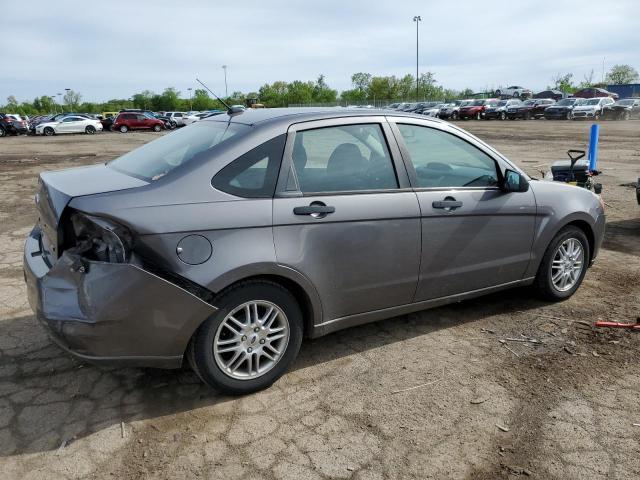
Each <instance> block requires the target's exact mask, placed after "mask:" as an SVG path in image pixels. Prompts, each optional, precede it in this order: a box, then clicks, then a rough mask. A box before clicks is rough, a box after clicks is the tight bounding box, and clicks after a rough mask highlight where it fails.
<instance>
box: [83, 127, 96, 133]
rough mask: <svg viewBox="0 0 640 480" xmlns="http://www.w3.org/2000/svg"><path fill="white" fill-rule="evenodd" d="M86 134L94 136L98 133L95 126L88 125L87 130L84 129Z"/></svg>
mask: <svg viewBox="0 0 640 480" xmlns="http://www.w3.org/2000/svg"><path fill="white" fill-rule="evenodd" d="M84 133H86V134H87V135H93V134H94V133H96V127H94V126H93V125H87V128H85V129H84Z"/></svg>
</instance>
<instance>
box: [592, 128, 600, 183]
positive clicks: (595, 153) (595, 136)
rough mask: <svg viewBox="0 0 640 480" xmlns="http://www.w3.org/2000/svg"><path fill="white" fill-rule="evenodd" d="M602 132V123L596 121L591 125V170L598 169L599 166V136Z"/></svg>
mask: <svg viewBox="0 0 640 480" xmlns="http://www.w3.org/2000/svg"><path fill="white" fill-rule="evenodd" d="M599 134H600V125H599V124H597V123H594V124H593V125H591V133H590V135H589V171H591V172H593V171H595V170H597V166H598V136H599Z"/></svg>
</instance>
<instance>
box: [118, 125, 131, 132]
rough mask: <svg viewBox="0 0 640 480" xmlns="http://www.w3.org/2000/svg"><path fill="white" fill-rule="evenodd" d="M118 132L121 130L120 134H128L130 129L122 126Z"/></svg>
mask: <svg viewBox="0 0 640 480" xmlns="http://www.w3.org/2000/svg"><path fill="white" fill-rule="evenodd" d="M118 130H120V133H127V132H128V131H129V127H127V126H126V125H120V128H119V129H118Z"/></svg>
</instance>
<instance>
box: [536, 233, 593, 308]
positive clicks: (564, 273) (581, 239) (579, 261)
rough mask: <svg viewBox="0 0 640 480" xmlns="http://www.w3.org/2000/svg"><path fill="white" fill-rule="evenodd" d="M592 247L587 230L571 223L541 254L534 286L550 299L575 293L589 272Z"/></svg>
mask: <svg viewBox="0 0 640 480" xmlns="http://www.w3.org/2000/svg"><path fill="white" fill-rule="evenodd" d="M589 258H591V257H590V251H589V242H588V241H587V237H586V235H585V234H584V232H583V231H582V230H581V229H579V228H578V227H574V226H572V225H569V226H566V227H564V228H563V229H562V230H560V231H559V232H558V234H557V235H556V236H555V237H554V238H553V240H552V241H551V243H550V244H549V246H548V247H547V250H546V252H545V254H544V257H543V258H542V262H541V263H540V267H539V268H538V274H537V275H536V279H535V286H536V289H537V290H538V292H539V293H540V294H541V295H542V296H543V297H544V298H546V299H547V300H552V301H560V300H564V299H566V298H569V297H570V296H571V295H573V294H574V293H575V292H576V290H577V289H578V287H579V286H580V284H581V283H582V280H583V279H584V276H585V274H586V272H587V265H588V263H589Z"/></svg>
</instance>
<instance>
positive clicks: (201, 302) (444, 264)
mask: <svg viewBox="0 0 640 480" xmlns="http://www.w3.org/2000/svg"><path fill="white" fill-rule="evenodd" d="M36 203H37V209H38V213H39V219H38V222H37V224H36V226H35V227H34V229H33V231H32V232H31V234H30V235H29V236H28V238H27V241H26V244H25V252H24V270H25V278H26V281H27V285H28V294H29V300H30V304H31V306H32V308H33V310H34V311H35V313H36V317H37V319H38V320H39V322H40V323H42V325H43V326H44V327H45V328H46V329H47V330H48V331H49V333H50V334H51V337H52V338H53V340H54V341H55V342H57V343H58V344H59V345H60V346H61V347H62V348H64V349H66V350H67V351H69V352H71V353H73V354H75V355H76V356H78V357H80V358H83V359H86V360H89V361H93V362H108V363H119V364H126V365H139V366H153V367H162V368H177V367H180V366H181V365H182V363H183V360H185V359H186V360H187V361H188V362H189V363H190V364H191V366H192V368H193V369H194V370H195V371H196V373H197V374H198V375H199V376H200V378H201V379H202V380H203V381H204V382H206V383H207V384H209V385H211V386H213V387H215V388H217V389H220V390H222V391H225V392H229V393H247V392H251V391H255V390H257V389H260V388H264V387H266V386H268V385H270V384H271V383H273V382H274V381H275V380H276V379H278V378H279V377H280V376H281V375H282V374H283V373H284V372H285V371H286V370H287V368H288V367H289V366H290V365H291V363H292V362H293V360H294V359H295V357H296V355H297V354H298V351H299V349H300V346H301V342H302V338H303V337H304V336H307V337H317V336H320V335H325V334H327V333H330V332H333V331H336V330H339V329H342V328H345V327H351V326H354V325H359V324H363V323H367V322H371V321H375V320H379V319H382V318H388V317H392V316H395V315H402V314H406V313H409V312H414V311H417V310H422V309H425V308H429V307H435V306H438V305H443V304H446V303H451V302H457V301H460V300H464V299H468V298H472V297H476V296H479V295H484V294H486V293H490V292H495V291H498V290H503V289H506V288H510V287H516V286H521V285H534V286H535V288H536V289H537V290H538V292H539V293H540V294H541V295H542V296H543V297H544V298H546V299H548V300H551V301H557V300H563V299H566V298H568V297H570V296H571V295H572V294H573V293H574V292H575V291H576V289H577V288H578V287H579V286H580V284H581V282H582V280H583V278H584V276H585V274H586V271H587V267H588V266H589V265H590V264H591V262H593V260H594V258H595V257H596V255H597V253H598V249H599V248H600V244H601V242H602V237H603V231H604V222H605V217H604V211H603V207H602V203H601V201H600V199H599V197H598V196H596V195H595V194H593V193H592V192H590V191H588V190H586V189H581V188H577V187H573V186H569V185H565V184H559V183H552V182H545V181H538V180H535V179H532V178H530V177H528V176H527V175H526V174H524V173H523V172H522V171H521V170H520V169H518V168H517V167H516V166H515V165H514V164H513V163H511V162H510V161H509V160H508V159H506V158H505V157H504V156H502V155H501V154H499V153H498V152H497V151H496V150H494V149H493V148H491V147H490V146H488V145H486V144H485V143H483V142H482V141H480V140H478V139H477V138H475V137H474V136H472V135H470V134H468V133H466V132H465V131H463V130H461V129H460V128H457V127H456V126H454V125H451V124H448V123H446V122H442V121H440V120H436V119H429V118H425V117H423V116H416V115H409V114H403V113H399V112H389V111H363V110H353V111H349V110H340V111H337V110H336V109H264V110H247V111H245V112H240V113H231V114H224V115H218V116H215V117H210V118H206V119H203V120H201V121H200V122H197V123H195V124H193V125H191V126H188V127H186V128H184V129H182V130H179V131H175V132H173V133H170V134H167V135H164V136H163V137H161V138H159V139H157V140H155V141H152V142H150V143H148V144H146V145H144V146H142V147H140V148H138V149H136V150H133V151H131V152H129V153H127V154H125V155H123V156H121V157H119V158H117V159H115V160H113V161H111V162H109V163H107V164H101V165H95V166H90V167H82V168H74V169H70V170H64V171H58V172H43V173H42V174H41V175H40V179H39V189H38V193H37V195H36Z"/></svg>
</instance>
